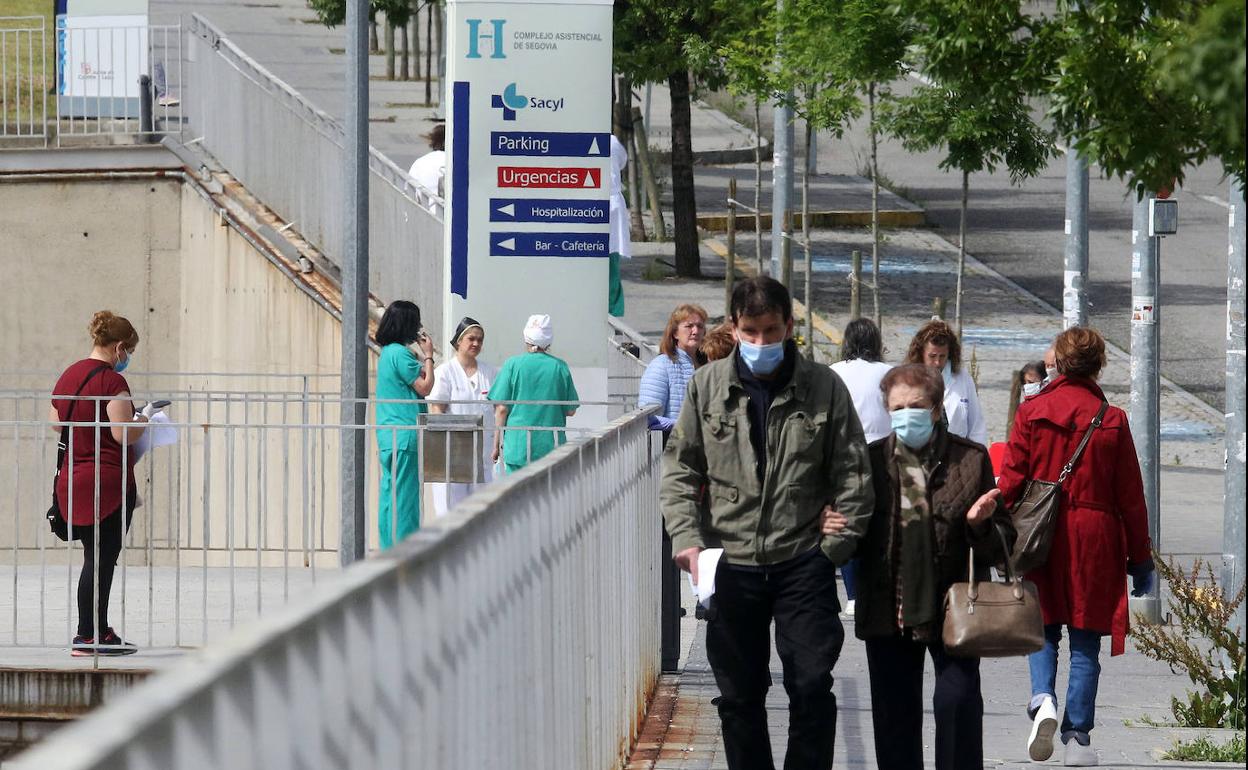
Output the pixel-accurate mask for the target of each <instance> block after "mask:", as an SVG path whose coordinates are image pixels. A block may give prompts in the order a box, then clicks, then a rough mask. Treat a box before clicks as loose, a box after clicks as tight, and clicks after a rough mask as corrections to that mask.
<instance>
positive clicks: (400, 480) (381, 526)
mask: <svg viewBox="0 0 1248 770" xmlns="http://www.w3.org/2000/svg"><path fill="white" fill-rule="evenodd" d="M378 455H379V456H380V458H381V494H380V497H381V499H380V500H379V501H378V505H377V527H378V534H379V535H380V538H381V548H382V550H385V549H387V548H390V547H391V546H393V545H394V544H395V543H397V542H399V541H400V540H402V539H403V538H405V537H407V536H408V535H410V534H412V533H413V532H415V531H416V530H418V529H420V456H419V455H418V454H417V453H416V450H414V449H394V450H390V449H382V450H380V451H379V452H378ZM396 531H397V532H398V535H397V536H395V532H396Z"/></svg>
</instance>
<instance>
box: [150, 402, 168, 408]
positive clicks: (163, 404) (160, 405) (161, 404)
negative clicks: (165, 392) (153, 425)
mask: <svg viewBox="0 0 1248 770" xmlns="http://www.w3.org/2000/svg"><path fill="white" fill-rule="evenodd" d="M170 403H171V402H169V401H153V402H152V408H153V409H164V408H165V407H167V406H169V404H170Z"/></svg>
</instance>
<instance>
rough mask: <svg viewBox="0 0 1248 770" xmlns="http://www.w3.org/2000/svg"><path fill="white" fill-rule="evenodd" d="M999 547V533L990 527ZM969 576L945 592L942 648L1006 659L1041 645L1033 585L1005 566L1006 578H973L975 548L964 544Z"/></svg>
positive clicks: (1041, 627)
mask: <svg viewBox="0 0 1248 770" xmlns="http://www.w3.org/2000/svg"><path fill="white" fill-rule="evenodd" d="M993 529H994V530H996V533H997V536H998V537H1000V538H1001V546H1002V547H1003V548H1006V549H1007V550H1008V545H1007V543H1006V540H1005V533H1003V532H1002V531H1001V528H1000V527H999V526H994V527H993ZM968 561H969V565H970V566H969V575H968V580H967V582H965V583H954V584H953V585H952V586H950V587H949V590H948V591H947V592H945V625H944V628H943V629H942V631H941V641H942V642H943V643H944V646H945V652H947V653H949V654H950V655H954V656H956V657H959V658H1009V657H1014V656H1018V655H1030V654H1031V653H1033V652H1036V651H1037V650H1039V649H1040V648H1042V647H1044V620H1043V618H1042V616H1041V614H1040V599H1039V597H1038V596H1037V594H1036V586H1035V584H1034V583H1030V582H1028V581H1026V580H1023V579H1022V578H1020V577H1018V575H1016V574H1015V572H1014V568H1013V567H1012V566H1010V565H1009V564H1007V565H1006V578H1007V579H1006V582H1004V583H997V582H994V581H992V580H987V581H977V580H976V579H975V549H974V548H971V549H970V556H969V559H968Z"/></svg>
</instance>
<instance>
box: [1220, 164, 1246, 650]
mask: <svg viewBox="0 0 1248 770" xmlns="http://www.w3.org/2000/svg"><path fill="white" fill-rule="evenodd" d="M1229 200H1230V203H1231V212H1230V228H1229V229H1230V232H1229V235H1230V245H1229V246H1228V247H1227V271H1226V439H1225V442H1226V476H1225V482H1224V483H1225V485H1226V487H1225V488H1226V492H1225V495H1226V497H1225V500H1224V509H1223V513H1222V515H1223V522H1222V588H1223V590H1224V591H1226V593H1227V595H1228V596H1234V595H1235V593H1236V592H1237V591H1238V590H1239V586H1241V585H1243V583H1244V494H1245V490H1244V447H1245V443H1244V408H1245V406H1248V403H1246V401H1245V397H1244V294H1245V292H1244V279H1245V272H1246V271H1245V265H1244V188H1243V187H1242V186H1241V185H1239V184H1238V183H1236V182H1235V181H1234V180H1232V181H1231V194H1230V198H1229ZM1231 624H1232V626H1233V627H1234V628H1236V629H1238V630H1239V635H1240V639H1243V635H1244V605H1243V604H1240V605H1239V609H1237V610H1235V616H1234V618H1233V619H1232V620H1231Z"/></svg>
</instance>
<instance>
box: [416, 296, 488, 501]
mask: <svg viewBox="0 0 1248 770" xmlns="http://www.w3.org/2000/svg"><path fill="white" fill-rule="evenodd" d="M484 346H485V329H484V328H483V327H482V326H481V324H480V323H479V322H478V321H477V320H476V319H475V318H469V317H467V316H464V319H463V320H462V321H460V322H459V326H458V327H456V329H455V335H454V336H453V337H451V348H452V349H454V351H455V355H454V356H453V357H452V358H451V359H450V360H449V361H446V362H444V363H442V364H440V365H439V366H438V368H436V369H434V371H433V375H434V382H433V390H431V391H430V392H429V398H428V400H429V402H430V403H429V409H430V411H432V412H433V413H434V414H448V413H449V414H466V415H477V414H479V415H481V416H482V422H483V423H484V427H485V431H484V433H483V434H482V439H481V459H480V461H479V462H480V463H481V468H480V470H481V477H482V480H483V481H484V482H489V481H490V479H491V477H492V475H493V474H492V471H493V465H494V460H493V459H491V456H492V455H493V452H494V410H493V409H491V408H490V405H489V394H490V384H491V383H493V382H494V377H495V376H496V375H497V374H498V370H497V369H496V368H494V367H493V366H492V365H490V364H487V363H486V362H484V361H481V360H480V359H479V357H480V355H481V349H482V348H483V347H484ZM438 402H442V403H438ZM446 402H451V403H446ZM473 402H477V403H473ZM475 487H476V484H466V483H436V484H431V485H430V491H431V492H432V493H433V513H434V515H435V516H445V515H446V514H447V512H448V511H449V510H450V509H452V508H454V507H455V506H456V504H458V503H459V501H460V500H463V499H464V498H465V497H467V496H468V495H470V494H472V491H473V489H474V488H475Z"/></svg>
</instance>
